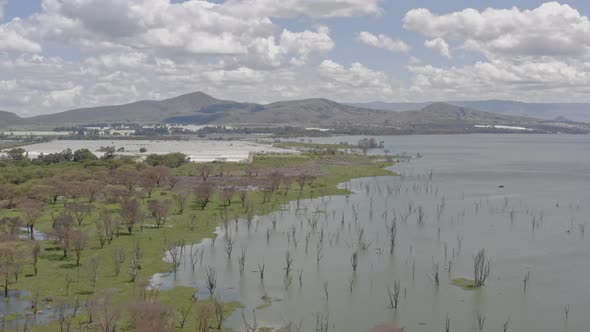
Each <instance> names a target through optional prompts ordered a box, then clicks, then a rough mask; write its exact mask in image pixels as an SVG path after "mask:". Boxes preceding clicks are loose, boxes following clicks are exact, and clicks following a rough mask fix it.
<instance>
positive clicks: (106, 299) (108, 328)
mask: <svg viewBox="0 0 590 332" xmlns="http://www.w3.org/2000/svg"><path fill="white" fill-rule="evenodd" d="M112 297H113V295H112V291H107V292H105V293H104V294H101V295H99V296H94V297H92V298H91V299H90V302H89V304H88V309H89V311H90V314H91V316H92V317H93V320H94V322H95V325H96V326H97V327H98V329H99V331H100V332H116V331H117V324H118V322H119V320H120V319H121V308H120V307H119V306H118V305H116V304H115V303H114V301H113V299H112Z"/></svg>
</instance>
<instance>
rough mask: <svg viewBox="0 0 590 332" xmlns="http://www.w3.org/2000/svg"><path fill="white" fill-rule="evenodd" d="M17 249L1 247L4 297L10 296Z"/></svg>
mask: <svg viewBox="0 0 590 332" xmlns="http://www.w3.org/2000/svg"><path fill="white" fill-rule="evenodd" d="M15 255H16V253H15V251H14V249H12V248H0V273H1V274H2V279H3V281H4V282H3V286H4V298H6V299H7V298H8V286H9V283H10V278H11V277H12V274H13V273H14V270H15V261H16V260H15Z"/></svg>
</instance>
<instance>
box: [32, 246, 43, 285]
mask: <svg viewBox="0 0 590 332" xmlns="http://www.w3.org/2000/svg"><path fill="white" fill-rule="evenodd" d="M31 256H32V258H33V270H34V271H35V277H36V276H37V272H38V263H39V257H40V256H41V244H40V243H39V241H35V245H33V249H32V250H31Z"/></svg>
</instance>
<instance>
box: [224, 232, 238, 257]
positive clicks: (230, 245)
mask: <svg viewBox="0 0 590 332" xmlns="http://www.w3.org/2000/svg"><path fill="white" fill-rule="evenodd" d="M223 242H224V247H225V253H226V254H227V259H231V253H232V252H233V250H234V244H236V240H234V239H232V237H231V235H230V234H229V233H225V235H224V237H223Z"/></svg>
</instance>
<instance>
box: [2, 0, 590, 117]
mask: <svg viewBox="0 0 590 332" xmlns="http://www.w3.org/2000/svg"><path fill="white" fill-rule="evenodd" d="M588 15H590V1H588V0H575V1H562V2H546V1H536V0H518V1H517V0H512V1H509V0H494V1H471V0H445V1H441V0H429V1H427V0H412V1H398V0H184V1H183V0H0V110H4V111H10V112H14V113H16V114H19V115H21V116H32V115H36V114H46V113H55V112H59V111H64V110H68V109H72V108H78V107H90V106H99V105H111V104H121V103H127V102H132V101H136V100H142V99H164V98H169V97H174V96H177V95H180V94H184V93H189V92H194V91H203V92H205V93H208V94H211V95H212V96H214V97H217V98H220V99H227V100H236V101H249V102H260V103H267V102H273V101H279V100H291V99H303V98H317V97H322V98H329V99H333V100H336V101H340V102H369V101H385V102H406V101H435V100H478V99H504V100H518V101H530V102H590V93H589V92H590V20H589V18H588Z"/></svg>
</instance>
